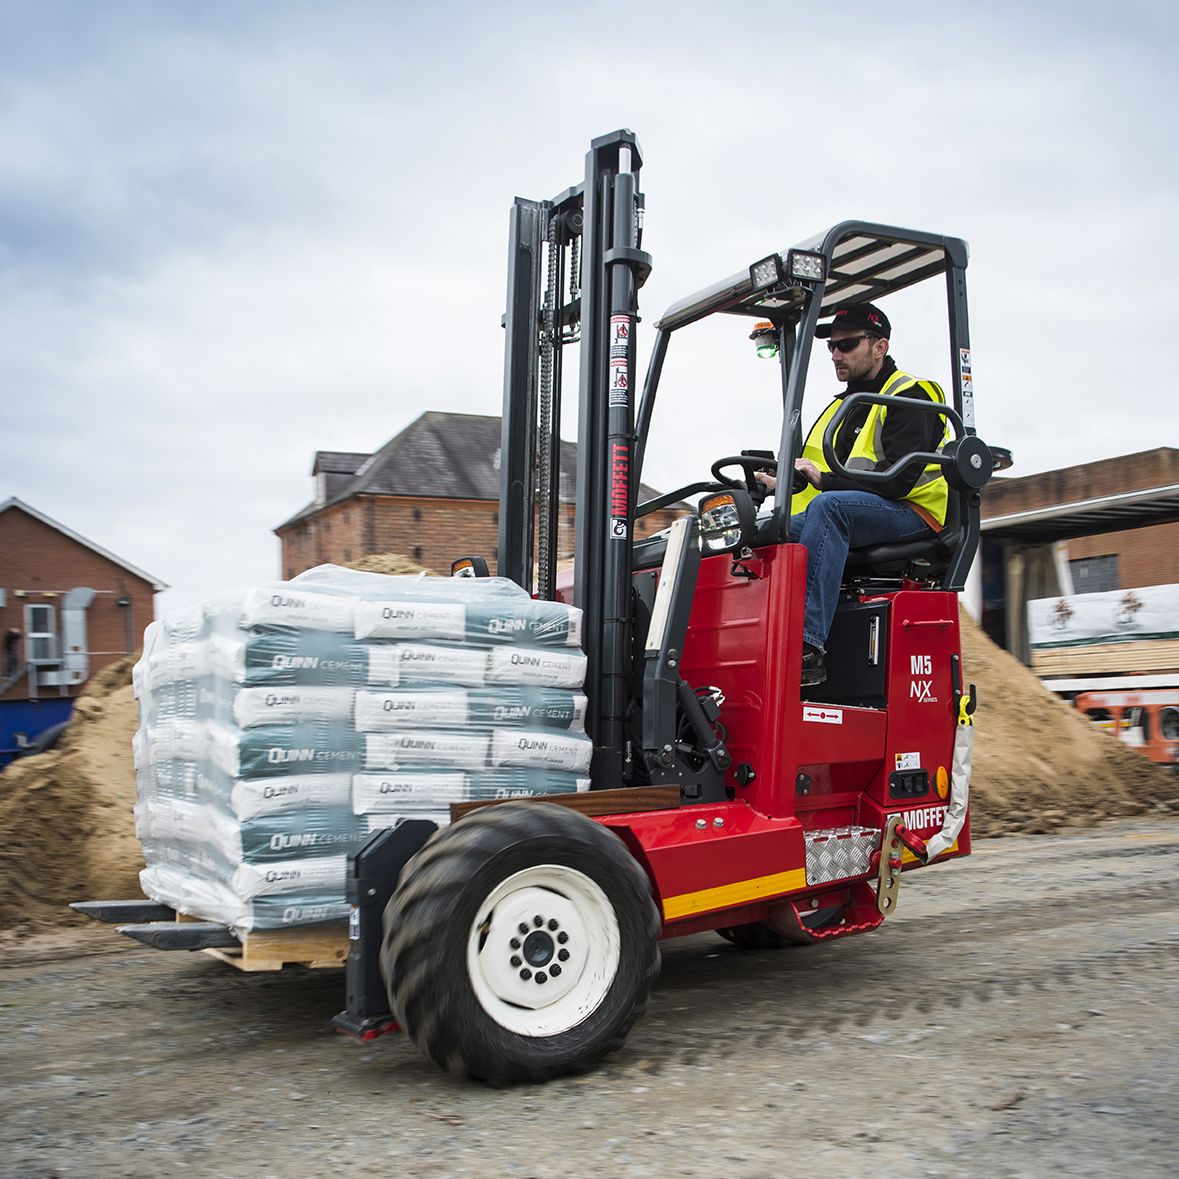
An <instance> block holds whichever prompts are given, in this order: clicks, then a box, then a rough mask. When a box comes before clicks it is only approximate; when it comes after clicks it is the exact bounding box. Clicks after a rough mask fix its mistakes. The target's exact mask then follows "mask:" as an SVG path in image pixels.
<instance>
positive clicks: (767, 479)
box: [753, 471, 778, 491]
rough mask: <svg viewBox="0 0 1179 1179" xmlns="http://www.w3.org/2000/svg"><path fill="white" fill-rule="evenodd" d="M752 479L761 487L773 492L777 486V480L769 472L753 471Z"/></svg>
mask: <svg viewBox="0 0 1179 1179" xmlns="http://www.w3.org/2000/svg"><path fill="white" fill-rule="evenodd" d="M753 477H754V478H755V479H756V480H757V481H758V482H759V483H760V484H761V485H762V486H763V487H766V488H768V489H769V490H770V491H773V490H774V488H775V487H777V486H778V480H777V479H776V478H774V476H773V475H771V474H770V473H769V471H754V472H753Z"/></svg>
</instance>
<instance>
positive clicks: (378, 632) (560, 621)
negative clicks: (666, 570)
mask: <svg viewBox="0 0 1179 1179" xmlns="http://www.w3.org/2000/svg"><path fill="white" fill-rule="evenodd" d="M353 633H354V635H355V637H356V638H357V639H397V640H399V641H402V642H407V641H413V640H421V639H447V640H451V641H454V642H464V641H465V642H468V643H472V644H477V645H490V644H493V643H525V644H528V645H535V646H558V647H562V646H563V647H577V646H579V645H580V644H581V611H580V610H578V609H576V608H575V607H573V606H566V605H564V604H563V603H561V602H534V601H533V600H532V599H531V598H527V597H521V598H509V597H500V598H489V599H487V600H481V601H473V602H470V603H463V602H424V601H414V600H412V599H406V600H403V601H387V602H363V601H362V602H357V603H356V614H355V630H354V632H353Z"/></svg>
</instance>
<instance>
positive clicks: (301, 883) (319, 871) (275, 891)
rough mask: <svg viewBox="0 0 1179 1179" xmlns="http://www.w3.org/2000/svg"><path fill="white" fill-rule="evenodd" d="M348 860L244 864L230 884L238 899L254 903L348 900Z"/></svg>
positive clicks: (341, 857) (321, 858)
mask: <svg viewBox="0 0 1179 1179" xmlns="http://www.w3.org/2000/svg"><path fill="white" fill-rule="evenodd" d="M347 872H348V857H347V856H345V855H326V856H307V857H304V858H301V859H291V860H278V861H276V862H275V863H272V864H242V865H241V867H239V868H238V869H237V870H236V871H235V872H234V873H233V876H232V878H231V880H230V888H231V889H232V890H233V893H234V895H235V896H238V897H240V898H241V899H242V900H247V901H252V900H254V899H255V898H256V897H260V896H286V897H289V896H325V897H334V898H335V899H336V900H343V899H344V887H345V879H346V877H347Z"/></svg>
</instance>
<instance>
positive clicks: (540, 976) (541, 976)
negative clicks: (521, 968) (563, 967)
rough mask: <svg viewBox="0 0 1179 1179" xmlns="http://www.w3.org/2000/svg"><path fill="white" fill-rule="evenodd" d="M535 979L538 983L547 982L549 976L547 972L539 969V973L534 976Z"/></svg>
mask: <svg viewBox="0 0 1179 1179" xmlns="http://www.w3.org/2000/svg"><path fill="white" fill-rule="evenodd" d="M536 981H537V982H538V983H547V982H548V981H549V976H548V975H547V974H545V972H544V971H543V970H542V971H541V972H540V973H539V974H538V975H537V976H536Z"/></svg>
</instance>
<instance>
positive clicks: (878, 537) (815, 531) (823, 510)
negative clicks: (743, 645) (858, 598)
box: [789, 491, 934, 650]
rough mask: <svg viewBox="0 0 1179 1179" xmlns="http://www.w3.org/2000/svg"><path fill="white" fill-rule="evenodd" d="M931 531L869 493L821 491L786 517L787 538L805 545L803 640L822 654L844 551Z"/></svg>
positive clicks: (902, 508)
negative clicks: (795, 512) (788, 528)
mask: <svg viewBox="0 0 1179 1179" xmlns="http://www.w3.org/2000/svg"><path fill="white" fill-rule="evenodd" d="M933 534H934V533H933V529H932V528H930V526H929V525H928V524H926V522H925V521H924V520H923V519H922V518H921V517H920V516H919V515H917V513H916V512H915V511H914V510H913V509H912V508H911V507H909V506H908V504H905V503H903V502H902V501H900V500H895V499H885V498H884V497H883V496H880V495H873V494H872V493H871V492H870V491H824V492H822V493H821V494H820V495H817V496H815V498H814V499H813V500H811V502H810V503H809V504H807V507H806V511H805V512H800V513H799V514H798V515H797V516H791V517H790V535H789V540H790V541H791V542H792V543H799V544H802V545H805V546H806V551H807V563H806V609H805V611H804V613H803V619H802V637H803V638H804V639H805V640H806V641H807V642H808V643H810V644H811V646H813V647H818V648H820V650H825V649H826V646H827V634H828V632H829V631H830V630H831V622H832V620H833V619H834V618H835V607H836V606H837V605H838V604H839V584H840V582H841V581H842V580H843V566H844V564H845V563H846V562H847V551H848V549H860V548H867V547H870V546H871V545H876V544H897V543H900V542H902V541H907V540H920V539H922V538H923V537H927V536H932V535H933Z"/></svg>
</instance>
